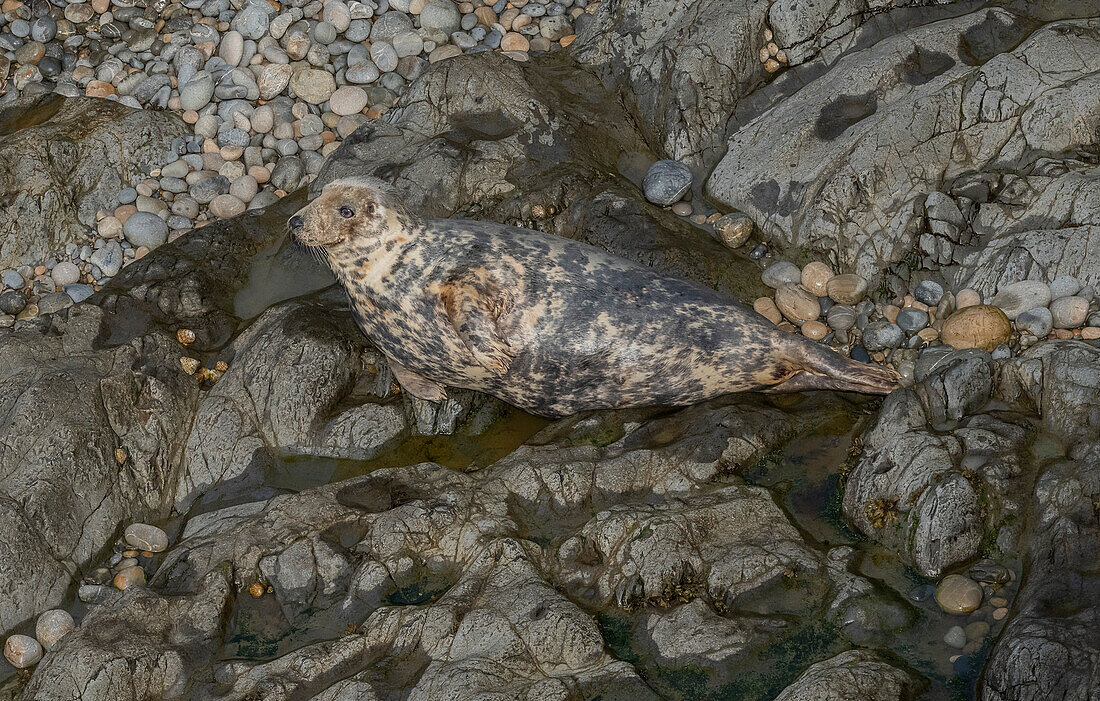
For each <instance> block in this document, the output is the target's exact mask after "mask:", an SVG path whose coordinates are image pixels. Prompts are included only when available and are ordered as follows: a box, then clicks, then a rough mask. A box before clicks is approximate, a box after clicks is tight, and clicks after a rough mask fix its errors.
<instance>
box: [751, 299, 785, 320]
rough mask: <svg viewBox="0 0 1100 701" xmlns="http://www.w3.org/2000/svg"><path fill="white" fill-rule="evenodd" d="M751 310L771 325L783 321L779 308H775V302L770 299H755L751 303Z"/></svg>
mask: <svg viewBox="0 0 1100 701" xmlns="http://www.w3.org/2000/svg"><path fill="white" fill-rule="evenodd" d="M752 308H753V309H755V310H756V312H757V313H758V314H760V315H761V316H763V317H764V318H766V319H767V320H768V321H770V322H772V323H773V324H778V323H779V322H781V321H783V314H782V313H780V311H779V307H777V306H775V301H774V300H772V298H771V297H758V298H756V300H754V301H753V303H752Z"/></svg>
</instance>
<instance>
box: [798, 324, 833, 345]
mask: <svg viewBox="0 0 1100 701" xmlns="http://www.w3.org/2000/svg"><path fill="white" fill-rule="evenodd" d="M802 335H804V336H805V337H806V338H810V339H813V340H814V341H820V340H821V339H823V338H825V337H826V336H828V335H829V327H828V326H826V325H825V324H823V323H821V322H820V321H807V322H806V323H804V324H802Z"/></svg>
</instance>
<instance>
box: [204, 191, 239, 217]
mask: <svg viewBox="0 0 1100 701" xmlns="http://www.w3.org/2000/svg"><path fill="white" fill-rule="evenodd" d="M244 210H245V203H244V202H242V201H241V200H239V199H238V198H236V197H234V196H233V195H229V194H225V195H218V196H217V197H215V198H214V199H213V200H211V202H210V213H211V214H213V215H214V216H216V217H221V218H223V219H228V218H229V217H235V216H237V215H238V214H241V213H243V212H244Z"/></svg>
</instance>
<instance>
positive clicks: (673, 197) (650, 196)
mask: <svg viewBox="0 0 1100 701" xmlns="http://www.w3.org/2000/svg"><path fill="white" fill-rule="evenodd" d="M642 189H643V190H644V191H645V198H646V199H647V200H649V201H650V202H652V203H653V204H658V205H662V206H666V207H667V206H668V205H671V204H673V203H675V202H677V201H679V200H680V198H682V197H683V196H684V195H685V194H686V193H687V191H688V190H689V189H691V170H690V169H689V168H688V167H687V166H686V165H684V164H683V163H679V162H677V161H657V162H656V163H654V164H653V165H651V166H650V167H649V170H648V171H646V174H645V180H644V181H643V182H642Z"/></svg>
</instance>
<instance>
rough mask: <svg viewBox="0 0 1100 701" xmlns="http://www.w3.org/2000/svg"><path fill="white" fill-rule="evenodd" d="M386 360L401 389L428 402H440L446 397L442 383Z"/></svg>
mask: <svg viewBox="0 0 1100 701" xmlns="http://www.w3.org/2000/svg"><path fill="white" fill-rule="evenodd" d="M387 360H388V361H389V364H390V372H392V373H393V377H394V379H395V380H397V384H399V385H401V389H403V390H405V391H406V392H408V393H409V394H411V395H412V396H414V397H416V398H417V399H423V400H425V401H428V402H441V401H443V400H444V399H446V398H447V390H446V388H444V387H443V385H441V384H439V383H438V382H435V381H433V380H429V379H428V378H426V377H424V376H423V375H417V374H416V373H415V372H413V371H411V370H409V369H407V368H406V367H405V366H404V365H402V364H401V363H398V362H395V361H393V360H389V359H387Z"/></svg>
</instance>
